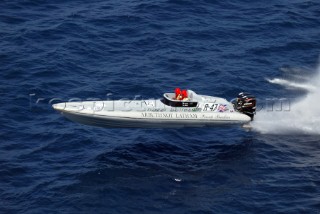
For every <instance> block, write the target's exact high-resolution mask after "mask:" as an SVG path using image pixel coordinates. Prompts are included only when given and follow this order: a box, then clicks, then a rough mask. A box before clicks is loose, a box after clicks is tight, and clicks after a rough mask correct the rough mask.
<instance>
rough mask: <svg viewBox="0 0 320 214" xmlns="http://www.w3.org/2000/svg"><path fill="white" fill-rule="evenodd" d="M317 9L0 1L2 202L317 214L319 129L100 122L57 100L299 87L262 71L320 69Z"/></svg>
mask: <svg viewBox="0 0 320 214" xmlns="http://www.w3.org/2000/svg"><path fill="white" fill-rule="evenodd" d="M319 17H320V2H319V1H316V0H292V1H285V0H280V1H275V0H271V1H268V2H266V1H246V0H244V1H233V0H227V1H209V0H201V1H191V0H186V1H179V0H162V1H155V0H151V1H135V0H126V1H113V0H110V1H102V0H94V1H76V0H74V1H46V0H24V1H18V0H13V1H7V0H5V1H2V3H1V7H0V95H1V99H0V106H1V108H0V116H1V119H0V121H1V122H0V125H1V128H0V136H1V141H0V213H319V212H320V202H319V197H320V186H319V185H320V181H319V177H320V137H319V135H299V134H294V133H291V134H283V135H278V134H261V133H259V132H254V131H246V130H244V129H242V128H240V127H227V128H226V127H223V128H222V127H221V128H189V129H104V128H97V127H90V126H84V125H80V124H76V123H73V122H70V121H68V120H66V119H64V118H63V117H62V116H61V115H59V114H57V113H56V112H54V111H53V110H52V108H51V106H50V105H49V102H50V100H51V99H54V98H56V99H57V100H58V99H59V100H64V101H67V100H69V99H72V98H78V99H83V100H84V99H88V98H99V99H107V98H108V97H110V96H107V94H109V95H110V93H112V94H113V95H112V98H113V99H120V98H123V97H126V98H134V96H136V95H141V96H142V98H157V97H160V96H161V94H162V93H164V92H168V91H173V89H174V88H175V87H181V88H189V89H192V90H194V91H196V92H197V93H199V94H207V95H216V96H222V97H226V98H228V99H231V98H233V97H234V96H236V94H237V93H238V92H240V91H250V92H251V93H253V94H255V95H256V96H257V97H258V98H259V99H260V100H263V99H264V98H266V97H294V98H296V97H299V96H303V95H304V94H303V93H304V92H298V91H292V90H286V89H285V88H282V87H280V86H278V85H273V84H271V83H269V82H268V81H266V78H273V77H277V76H281V75H283V74H282V73H281V68H306V67H307V68H314V67H316V66H317V61H318V56H319V50H320V28H319V26H320V18H319ZM302 70H303V69H302ZM302 75H304V74H302Z"/></svg>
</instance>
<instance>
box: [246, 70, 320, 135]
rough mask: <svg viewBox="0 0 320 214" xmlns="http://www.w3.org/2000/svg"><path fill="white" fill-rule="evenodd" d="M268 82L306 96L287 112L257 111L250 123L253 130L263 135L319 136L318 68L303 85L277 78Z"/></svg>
mask: <svg viewBox="0 0 320 214" xmlns="http://www.w3.org/2000/svg"><path fill="white" fill-rule="evenodd" d="M268 81H269V82H270V83H273V84H279V85H282V86H285V87H287V88H297V89H303V90H306V91H307V94H306V95H305V96H304V97H303V98H301V99H300V100H299V101H296V102H294V103H290V108H289V109H287V110H282V111H276V110H273V111H270V110H267V109H263V110H261V111H258V112H257V115H256V116H255V120H254V121H253V123H252V127H253V129H254V130H256V131H258V132H261V133H264V134H316V135H320V93H319V92H320V91H319V89H320V67H319V68H318V69H317V73H316V75H313V76H312V77H310V78H309V80H308V81H306V82H303V83H302V82H296V81H290V80H285V79H279V78H276V79H272V80H268Z"/></svg>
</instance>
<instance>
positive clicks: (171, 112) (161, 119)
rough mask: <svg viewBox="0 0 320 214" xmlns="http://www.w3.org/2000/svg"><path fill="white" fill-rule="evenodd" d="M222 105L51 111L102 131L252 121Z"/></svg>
mask: <svg viewBox="0 0 320 214" xmlns="http://www.w3.org/2000/svg"><path fill="white" fill-rule="evenodd" d="M209 98H210V97H206V100H205V101H207V103H208V102H209V103H210V102H211V104H212V106H216V109H217V107H218V104H215V103H221V100H222V101H225V100H224V99H221V98H212V99H209ZM213 99H215V100H214V102H213ZM218 101H220V102H218ZM225 103H226V101H225V102H224V105H228V106H227V107H228V108H226V109H227V110H226V111H224V112H219V111H217V110H215V109H213V108H212V109H211V110H210V109H208V108H207V107H206V108H205V103H200V104H198V105H197V106H196V107H192V108H191V107H179V108H177V107H171V106H167V105H165V104H163V102H162V101H160V100H140V101H137V100H134V101H86V102H67V103H59V104H54V105H53V108H54V109H55V110H57V111H60V112H61V113H62V114H63V115H64V116H65V117H66V118H68V119H70V120H72V121H75V122H79V123H82V124H86V125H94V126H102V127H145V128H156V127H160V128H179V127H204V126H216V125H226V124H244V123H248V122H250V121H251V118H250V117H249V116H247V115H245V114H242V113H239V112H237V111H235V110H234V109H233V107H232V105H231V104H230V103H227V104H225ZM211 104H210V105H211Z"/></svg>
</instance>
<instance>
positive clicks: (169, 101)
mask: <svg viewBox="0 0 320 214" xmlns="http://www.w3.org/2000/svg"><path fill="white" fill-rule="evenodd" d="M200 100H201V97H200V96H199V95H197V94H196V93H195V92H194V91H192V90H187V96H186V98H184V99H182V100H178V99H176V94H175V93H165V94H163V99H162V102H163V103H164V104H165V105H168V106H172V107H197V105H198V101H200Z"/></svg>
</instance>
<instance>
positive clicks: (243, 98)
mask: <svg viewBox="0 0 320 214" xmlns="http://www.w3.org/2000/svg"><path fill="white" fill-rule="evenodd" d="M232 104H233V106H234V109H235V110H236V111H238V112H241V113H243V114H245V115H248V116H249V117H250V118H251V120H253V117H254V115H255V114H256V105H257V101H256V98H255V96H253V95H252V94H250V93H246V92H241V93H239V94H238V96H237V98H236V99H234V100H232Z"/></svg>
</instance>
